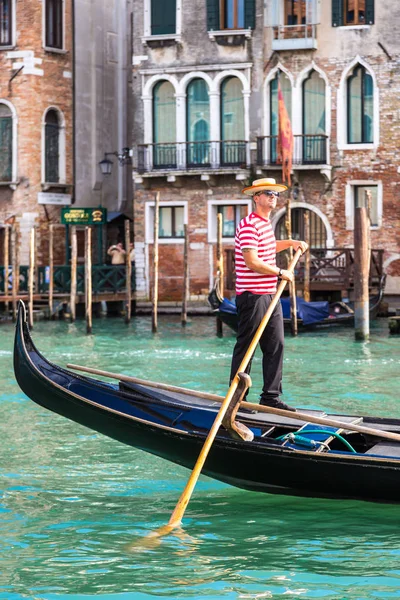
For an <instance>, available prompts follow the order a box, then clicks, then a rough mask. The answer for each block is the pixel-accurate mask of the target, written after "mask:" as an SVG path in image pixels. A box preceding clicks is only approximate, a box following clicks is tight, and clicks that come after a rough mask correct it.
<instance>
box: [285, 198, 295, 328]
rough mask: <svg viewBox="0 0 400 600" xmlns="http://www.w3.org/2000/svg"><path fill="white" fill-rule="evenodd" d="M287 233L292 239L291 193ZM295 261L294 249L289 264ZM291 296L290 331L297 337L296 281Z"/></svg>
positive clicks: (290, 286) (290, 249)
mask: <svg viewBox="0 0 400 600" xmlns="http://www.w3.org/2000/svg"><path fill="white" fill-rule="evenodd" d="M285 225H286V232H287V239H288V240H291V239H292V205H291V198H290V193H289V196H288V200H287V208H286V219H285ZM292 261H293V248H292V247H290V248H289V257H288V264H291V263H292ZM289 294H290V331H291V333H292V335H293V336H296V335H297V303H296V284H295V282H294V280H293V281H292V282H291V283H289Z"/></svg>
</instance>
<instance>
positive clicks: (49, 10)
mask: <svg viewBox="0 0 400 600" xmlns="http://www.w3.org/2000/svg"><path fill="white" fill-rule="evenodd" d="M63 36H64V0H45V46H46V48H54V49H56V50H62V49H63V46H64V43H63Z"/></svg>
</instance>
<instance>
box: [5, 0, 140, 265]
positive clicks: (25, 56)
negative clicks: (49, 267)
mask: <svg viewBox="0 0 400 600" xmlns="http://www.w3.org/2000/svg"><path fill="white" fill-rule="evenodd" d="M130 15H131V0H123V1H122V2H121V1H119V0H111V1H110V2H108V3H103V4H102V5H98V3H87V2H85V1H84V0H42V1H38V0H23V1H22V0H3V1H2V2H1V3H0V264H3V262H2V259H4V257H3V239H4V231H5V227H4V226H5V225H6V224H10V223H14V224H15V226H16V230H17V235H18V248H19V263H20V264H21V265H27V264H28V262H29V234H30V230H31V229H32V227H35V228H36V231H37V250H38V255H37V264H38V265H46V264H48V251H49V248H48V226H49V224H50V223H55V224H57V223H60V220H61V219H60V216H61V203H62V204H65V205H67V204H74V205H75V206H76V207H89V208H90V207H98V206H100V205H101V206H103V207H105V208H107V209H108V211H113V213H114V214H115V213H116V212H118V214H120V213H122V212H123V211H126V212H127V213H128V214H130V215H131V214H132V203H131V198H132V185H131V177H130V172H129V170H128V169H127V168H120V167H119V162H120V161H119V157H118V156H115V155H119V156H120V154H121V151H122V149H123V148H124V147H127V146H129V141H128V139H129V137H130V130H131V128H130V125H129V123H130V112H131V111H130V101H131V94H128V83H129V79H130V77H131V72H130V69H129V65H130V61H131V48H130V46H131V38H130V29H129V21H130ZM128 132H129V137H128ZM106 153H109V154H106ZM106 156H108V158H109V159H110V157H113V156H115V158H114V159H113V162H114V165H113V168H112V173H111V174H110V175H108V176H106V177H105V176H103V175H102V172H101V169H100V167H99V162H100V161H101V160H102V159H104V158H105V157H106ZM63 229H64V230H65V228H63V227H60V228H59V230H57V231H58V234H57V235H56V236H55V244H56V246H55V249H54V250H55V257H54V259H55V263H56V264H64V263H65V262H66V257H67V244H68V241H67V239H66V235H65V231H63ZM83 229H84V227H83V226H82V227H81V228H80V231H79V232H78V260H80V261H83V251H84V244H83V233H84V232H83ZM95 229H97V231H96V233H97V234H98V230H99V227H97V228H95ZM102 233H103V234H104V235H103V240H104V243H105V240H106V233H107V232H106V231H104V232H102ZM95 235H96V234H95ZM110 235H113V234H112V232H111V233H110ZM99 237H100V238H101V236H99ZM96 250H97V245H96ZM105 256H106V255H105V248H104V249H103V257H102V259H103V260H105ZM10 257H11V253H10ZM98 260H99V261H100V258H98Z"/></svg>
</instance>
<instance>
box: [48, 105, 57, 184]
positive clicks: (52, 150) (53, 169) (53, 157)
mask: <svg viewBox="0 0 400 600" xmlns="http://www.w3.org/2000/svg"><path fill="white" fill-rule="evenodd" d="M45 180H46V183H59V181H60V122H59V116H58V113H57V111H56V110H54V109H51V110H49V111H48V112H47V113H46V119H45Z"/></svg>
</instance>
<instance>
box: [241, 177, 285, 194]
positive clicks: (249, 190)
mask: <svg viewBox="0 0 400 600" xmlns="http://www.w3.org/2000/svg"><path fill="white" fill-rule="evenodd" d="M263 190H269V191H271V192H285V191H286V190H287V186H286V185H283V183H276V181H275V179H273V178H272V177H264V179H256V180H255V181H253V184H252V185H250V186H249V187H246V188H244V190H242V193H243V194H247V195H248V196H252V195H253V194H256V193H257V192H262V191H263Z"/></svg>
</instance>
